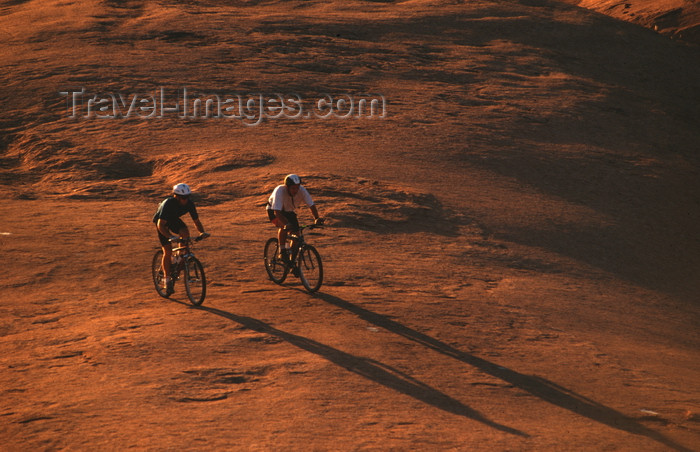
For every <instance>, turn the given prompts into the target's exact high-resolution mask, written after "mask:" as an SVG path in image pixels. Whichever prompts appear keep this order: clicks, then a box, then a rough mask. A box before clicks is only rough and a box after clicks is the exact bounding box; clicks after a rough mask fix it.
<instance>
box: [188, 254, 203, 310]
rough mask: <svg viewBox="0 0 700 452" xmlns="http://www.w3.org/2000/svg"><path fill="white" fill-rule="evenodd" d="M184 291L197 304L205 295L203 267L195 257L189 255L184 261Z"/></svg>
mask: <svg viewBox="0 0 700 452" xmlns="http://www.w3.org/2000/svg"><path fill="white" fill-rule="evenodd" d="M184 273H185V275H184V276H185V291H186V292H187V298H189V299H190V302H191V303H192V304H193V305H195V306H199V305H201V304H202V302H203V301H204V297H205V296H206V295H207V279H206V278H205V276H204V267H202V263H201V262H199V260H198V259H197V258H196V257H189V258H187V260H186V261H185V272H184Z"/></svg>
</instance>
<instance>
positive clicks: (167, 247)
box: [156, 228, 173, 287]
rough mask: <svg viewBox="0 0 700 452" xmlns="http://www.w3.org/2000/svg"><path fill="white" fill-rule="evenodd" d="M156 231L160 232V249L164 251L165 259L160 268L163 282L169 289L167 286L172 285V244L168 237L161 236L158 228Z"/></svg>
mask: <svg viewBox="0 0 700 452" xmlns="http://www.w3.org/2000/svg"><path fill="white" fill-rule="evenodd" d="M156 231H157V232H158V240H159V241H160V247H161V249H162V250H163V259H162V260H161V262H160V268H161V270H162V271H163V276H164V278H163V281H164V282H165V285H166V287H167V285H168V284H169V283H170V262H172V257H173V248H172V245H171V244H170V242H169V241H168V237H166V236H164V235H163V234H161V233H160V231H159V230H158V228H156Z"/></svg>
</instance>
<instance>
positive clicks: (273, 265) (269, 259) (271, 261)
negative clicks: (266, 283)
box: [264, 237, 289, 284]
mask: <svg viewBox="0 0 700 452" xmlns="http://www.w3.org/2000/svg"><path fill="white" fill-rule="evenodd" d="M278 255H279V247H278V244H277V239H276V238H274V237H272V238H270V239H269V240H268V241H267V243H265V255H264V257H265V270H266V271H267V276H269V277H270V279H271V280H272V281H273V282H275V283H276V284H282V283H283V282H284V280H285V279H287V274H288V273H289V267H287V266H286V265H285V264H284V262H282V261H281V260H280V259H279V258H278V257H277V256H278Z"/></svg>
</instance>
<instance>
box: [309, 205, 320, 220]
mask: <svg viewBox="0 0 700 452" xmlns="http://www.w3.org/2000/svg"><path fill="white" fill-rule="evenodd" d="M309 210H310V211H311V215H313V216H314V220H318V219H319V218H321V217H320V216H319V215H318V209H317V208H316V204H313V205H310V206H309Z"/></svg>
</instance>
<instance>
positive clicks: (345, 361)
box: [198, 306, 529, 437]
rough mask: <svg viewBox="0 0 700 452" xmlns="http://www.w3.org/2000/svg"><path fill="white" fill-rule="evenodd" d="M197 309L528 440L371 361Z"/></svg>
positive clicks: (219, 312) (253, 321)
mask: <svg viewBox="0 0 700 452" xmlns="http://www.w3.org/2000/svg"><path fill="white" fill-rule="evenodd" d="M198 309H200V310H202V311H207V312H210V313H212V314H215V315H218V316H221V317H224V318H226V319H229V320H232V321H234V322H236V323H239V324H241V325H243V326H244V327H246V328H248V329H250V330H253V331H257V332H259V333H263V334H269V335H271V336H274V337H277V338H280V339H282V340H284V341H286V342H288V343H290V344H292V345H294V346H295V347H299V348H300V349H302V350H305V351H307V352H309V353H313V354H315V355H318V356H320V357H322V358H324V359H327V360H328V361H330V362H332V363H334V364H336V365H338V366H340V367H343V368H345V369H347V370H349V371H351V372H354V373H356V374H358V375H361V376H363V377H365V378H367V379H369V380H372V381H374V382H376V383H379V384H381V385H383V386H386V387H387V388H390V389H393V390H395V391H397V392H400V393H402V394H406V395H408V396H411V397H413V398H414V399H417V400H420V401H421V402H423V403H426V404H428V405H432V406H434V407H436V408H439V409H441V410H444V411H447V412H449V413H453V414H456V415H459V416H464V417H467V418H469V419H473V420H475V421H478V422H481V423H483V424H485V425H488V426H490V427H493V428H495V429H497V430H500V431H502V432H505V433H510V434H513V435H518V436H523V437H529V435H527V434H526V433H523V432H521V431H519V430H517V429H514V428H511V427H507V426H505V425H501V424H499V423H497V422H494V421H492V420H490V419H487V418H486V417H484V415H482V414H481V413H479V412H478V411H476V410H474V409H472V408H470V407H468V406H466V405H464V404H463V403H462V402H460V401H459V400H456V399H453V398H452V397H450V396H448V395H446V394H443V393H442V392H440V391H438V390H437V389H435V388H433V387H431V386H429V385H427V384H425V383H423V382H421V381H419V380H416V379H415V378H413V377H411V376H410V375H407V374H405V373H403V372H401V371H399V370H398V369H395V368H393V367H390V366H388V365H386V364H383V363H380V362H378V361H375V360H373V359H369V358H363V357H360V356H355V355H351V354H350V353H346V352H343V351H341V350H338V349H336V348H333V347H330V346H328V345H325V344H321V343H320V342H317V341H314V340H312V339H309V338H306V337H302V336H297V335H296V334H292V333H287V332H285V331H282V330H278V329H277V328H274V327H273V326H271V325H268V324H267V323H264V322H261V321H260V320H257V319H253V318H251V317H242V316H238V315H235V314H232V313H230V312H226V311H222V310H220V309H216V308H211V307H207V306H203V307H199V308H198Z"/></svg>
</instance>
